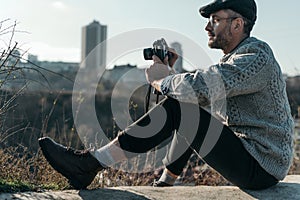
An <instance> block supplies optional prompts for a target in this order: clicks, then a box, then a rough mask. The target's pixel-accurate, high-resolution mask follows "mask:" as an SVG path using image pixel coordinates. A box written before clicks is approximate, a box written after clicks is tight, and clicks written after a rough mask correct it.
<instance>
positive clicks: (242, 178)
mask: <svg viewBox="0 0 300 200" xmlns="http://www.w3.org/2000/svg"><path fill="white" fill-rule="evenodd" d="M187 106H192V105H187ZM199 109H200V120H199V127H198V131H197V134H196V136H195V137H194V140H193V141H192V142H190V141H189V140H190V139H189V137H190V138H191V136H190V134H193V133H190V132H189V131H188V130H182V132H181V131H180V130H179V132H178V134H176V135H175V136H174V137H173V141H172V144H171V148H170V151H169V153H168V154H167V156H166V158H165V160H164V161H165V164H166V168H167V169H168V171H170V172H171V173H172V174H175V175H180V173H181V172H182V170H183V168H184V167H185V165H186V163H187V161H188V159H189V158H190V156H191V154H192V153H193V152H194V151H196V152H199V151H200V156H201V157H202V158H203V160H204V161H205V162H207V164H208V165H210V166H211V167H212V168H214V169H215V170H216V171H218V172H219V173H220V174H221V175H223V176H224V177H225V178H226V179H227V180H229V181H230V182H232V183H233V184H235V185H237V186H239V187H242V188H247V189H264V188H267V187H269V186H272V185H275V184H276V183H277V182H278V181H277V180H276V179H275V178H274V177H273V176H271V175H270V174H268V173H267V172H266V171H265V170H264V169H263V168H262V167H261V166H260V165H259V164H258V162H257V161H256V160H255V159H254V158H253V157H252V156H251V155H250V154H249V153H248V152H247V150H246V149H245V148H244V146H243V144H242V143H241V141H240V139H239V138H238V137H237V136H236V135H235V134H234V132H233V131H232V130H231V129H229V128H228V127H227V126H225V125H223V124H222V123H221V122H219V121H218V120H217V119H215V118H214V117H212V116H211V115H210V114H209V113H208V112H206V111H204V110H203V109H202V108H200V107H199ZM181 121H185V119H182V120H181ZM216 127H217V128H216ZM179 129H180V128H179ZM211 130H213V131H211ZM216 131H217V132H216ZM218 131H220V132H219V133H218ZM186 133H187V134H186ZM207 134H212V135H213V136H211V135H210V138H212V139H214V140H216V141H215V142H212V141H210V140H206V139H205V138H206V137H207V136H209V135H207ZM186 135H188V136H186ZM216 137H217V138H218V139H216ZM203 141H205V142H203ZM207 143H210V144H209V145H213V147H212V149H211V150H210V151H209V152H206V151H203V148H202V147H203V146H205V145H206V146H207ZM187 145H189V146H190V148H188V149H186V151H185V152H184V153H183V154H181V155H180V156H179V155H178V149H182V148H183V146H187ZM209 145H208V146H209ZM206 148H208V147H206ZM200 149H201V150H200ZM204 152H205V153H204Z"/></svg>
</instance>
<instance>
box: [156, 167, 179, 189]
mask: <svg viewBox="0 0 300 200" xmlns="http://www.w3.org/2000/svg"><path fill="white" fill-rule="evenodd" d="M177 177H178V176H177V175H175V174H173V173H172V172H171V171H169V170H168V169H167V168H165V169H164V171H163V173H162V175H161V177H160V178H159V180H158V181H160V182H164V183H167V184H168V185H174V183H175V181H176V179H177Z"/></svg>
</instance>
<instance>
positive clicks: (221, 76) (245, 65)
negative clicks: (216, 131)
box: [161, 41, 272, 106]
mask: <svg viewBox="0 0 300 200" xmlns="http://www.w3.org/2000/svg"><path fill="white" fill-rule="evenodd" d="M270 56H272V52H271V49H270V47H269V46H268V45H267V44H266V43H264V42H261V41H258V42H252V43H248V44H245V45H243V46H241V47H239V48H237V49H236V50H235V51H234V52H233V53H232V54H230V55H227V56H224V58H223V60H222V61H221V62H220V63H219V64H216V65H212V66H210V67H209V69H208V70H206V71H201V70H197V71H196V72H195V73H183V74H176V75H172V76H168V77H166V78H165V79H164V80H163V82H162V85H161V90H162V93H163V94H165V95H167V96H170V97H172V98H175V99H177V100H179V101H183V102H190V103H199V104H200V105H202V106H207V105H209V104H211V103H212V102H214V101H217V100H220V99H224V98H228V97H232V96H236V95H243V94H249V93H254V92H257V91H259V90H260V89H261V88H262V87H264V86H265V85H266V74H265V73H261V71H262V70H263V69H264V68H265V67H266V66H267V63H268V61H269V60H270Z"/></svg>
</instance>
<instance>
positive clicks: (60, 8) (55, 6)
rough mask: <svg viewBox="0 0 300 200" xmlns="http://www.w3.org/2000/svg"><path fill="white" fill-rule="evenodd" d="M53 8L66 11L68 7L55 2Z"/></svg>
mask: <svg viewBox="0 0 300 200" xmlns="http://www.w3.org/2000/svg"><path fill="white" fill-rule="evenodd" d="M52 6H53V7H54V8H55V9H58V10H66V8H67V6H66V5H65V4H64V3H63V2H61V1H54V2H53V3H52Z"/></svg>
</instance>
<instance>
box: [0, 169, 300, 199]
mask: <svg viewBox="0 0 300 200" xmlns="http://www.w3.org/2000/svg"><path fill="white" fill-rule="evenodd" d="M0 199H1V200H2V199H5V200H12V199H14V200H15V199H22V200H25V199H26V200H37V199H49V200H50V199H51V200H52V199H55V200H56V199H64V200H97V199H105V200H106V199H114V200H124V199H130V200H149V199H151V200H152V199H155V200H171V199H174V200H175V199H176V200H177V199H180V200H194V199H204V200H206V199H207V200H208V199H218V200H219V199H221V200H222V199H228V200H235V199H241V200H248V199H249V200H250V199H251V200H252V199H263V200H268V199H270V200H277V199H285V200H299V199H300V175H290V176H287V177H286V178H285V180H284V181H283V182H280V183H279V184H278V185H276V186H274V187H271V188H269V189H266V190H261V191H242V190H241V189H239V188H237V187H233V186H218V187H212V186H175V187H169V188H154V187H150V186H140V187H115V188H101V189H97V190H80V191H78V190H65V191H48V192H42V193H37V192H25V193H13V194H10V193H6V194H0Z"/></svg>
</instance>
